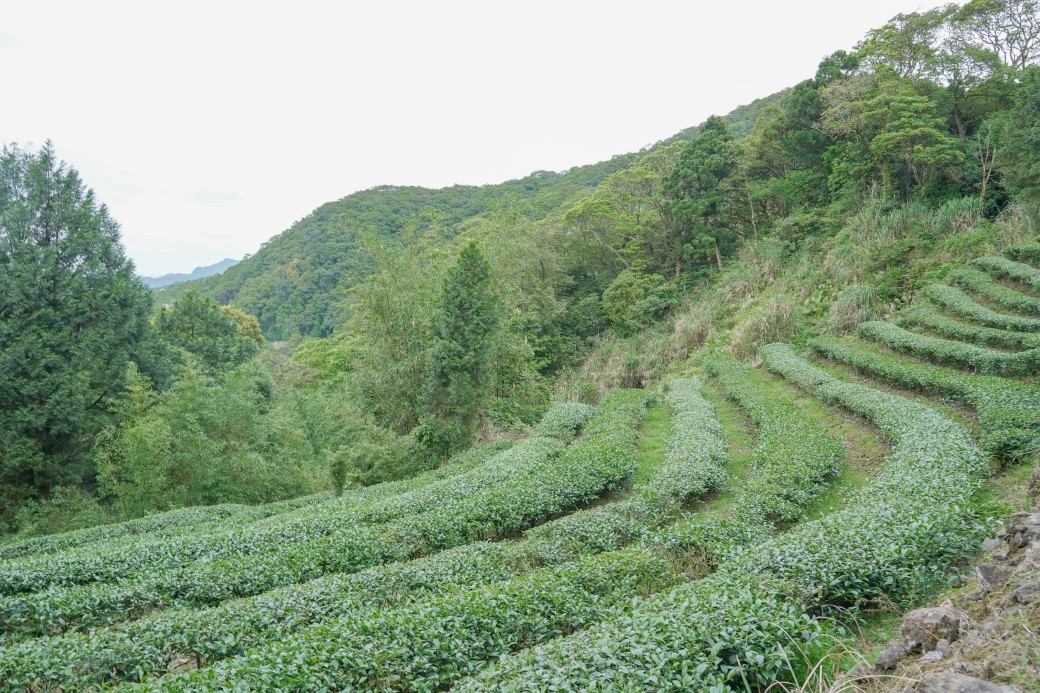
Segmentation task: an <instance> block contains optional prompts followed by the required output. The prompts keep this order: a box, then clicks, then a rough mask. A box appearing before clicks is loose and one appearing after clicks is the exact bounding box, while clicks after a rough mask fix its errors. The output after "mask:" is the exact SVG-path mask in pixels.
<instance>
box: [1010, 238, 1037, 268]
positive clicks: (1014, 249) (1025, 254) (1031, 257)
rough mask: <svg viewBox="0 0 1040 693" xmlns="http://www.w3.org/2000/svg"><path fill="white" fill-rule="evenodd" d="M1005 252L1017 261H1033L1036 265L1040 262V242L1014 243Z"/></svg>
mask: <svg viewBox="0 0 1040 693" xmlns="http://www.w3.org/2000/svg"><path fill="white" fill-rule="evenodd" d="M1004 254H1005V255H1007V256H1008V257H1009V258H1011V259H1012V260H1015V261H1017V262H1031V263H1033V264H1034V265H1035V264H1038V263H1040V243H1022V244H1020V245H1013V246H1011V247H1009V248H1007V249H1006V250H1005V251H1004Z"/></svg>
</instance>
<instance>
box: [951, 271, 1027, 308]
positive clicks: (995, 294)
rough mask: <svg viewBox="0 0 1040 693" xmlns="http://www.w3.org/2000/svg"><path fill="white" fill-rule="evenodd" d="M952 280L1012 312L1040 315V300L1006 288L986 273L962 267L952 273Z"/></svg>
mask: <svg viewBox="0 0 1040 693" xmlns="http://www.w3.org/2000/svg"><path fill="white" fill-rule="evenodd" d="M950 279H952V280H953V281H954V282H956V283H958V284H960V285H961V286H964V287H967V288H969V289H971V290H972V291H974V292H976V293H978V294H979V295H980V296H982V297H983V298H986V299H988V300H990V301H993V302H994V303H997V304H999V305H1001V306H1004V307H1005V308H1009V309H1010V310H1015V311H1018V312H1020V313H1026V314H1029V315H1035V314H1037V313H1040V298H1035V297H1033V296H1029V295H1028V294H1024V293H1022V292H1021V291H1016V290H1015V289H1012V288H1009V287H1007V286H1004V285H1003V284H1001V283H1000V282H998V281H996V280H995V279H993V278H992V277H991V276H989V275H988V274H986V273H985V272H980V271H979V270H976V269H971V268H968V267H962V268H960V269H957V270H954V271H953V272H951V273H950Z"/></svg>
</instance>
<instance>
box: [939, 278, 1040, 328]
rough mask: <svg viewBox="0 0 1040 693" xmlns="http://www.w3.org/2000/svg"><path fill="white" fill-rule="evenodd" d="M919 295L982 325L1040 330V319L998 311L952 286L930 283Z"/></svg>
mask: <svg viewBox="0 0 1040 693" xmlns="http://www.w3.org/2000/svg"><path fill="white" fill-rule="evenodd" d="M921 295H922V296H924V297H925V298H927V299H929V300H931V301H933V302H935V303H937V304H939V305H940V306H942V307H943V308H945V309H947V310H949V311H950V312H952V313H955V314H956V315H959V316H961V317H963V318H967V319H968V320H974V321H975V322H977V323H980V324H982V325H988V326H989V327H996V328H999V329H1002V330H1014V331H1016V332H1040V320H1036V319H1033V318H1025V317H1021V316H1018V315H1005V314H1004V313H998V312H997V311H995V310H992V309H990V308H988V307H986V306H984V305H982V304H980V303H978V302H977V301H974V300H972V299H971V298H970V297H969V296H968V295H967V294H965V293H964V292H963V291H961V290H960V289H958V288H956V287H953V286H944V285H941V284H931V285H929V286H926V287H925V288H924V289H922V290H921Z"/></svg>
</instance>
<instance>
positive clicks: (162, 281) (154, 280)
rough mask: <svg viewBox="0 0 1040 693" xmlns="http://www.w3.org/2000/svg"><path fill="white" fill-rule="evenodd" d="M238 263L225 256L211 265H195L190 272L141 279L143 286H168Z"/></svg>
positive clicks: (199, 277)
mask: <svg viewBox="0 0 1040 693" xmlns="http://www.w3.org/2000/svg"><path fill="white" fill-rule="evenodd" d="M237 264H238V260H232V259H231V258H229V257H227V258H224V259H223V260H221V261H220V262H216V263H214V264H212V265H206V266H205V267H196V268H195V269H194V270H192V271H191V273H190V274H184V273H180V274H177V273H170V274H164V275H162V276H161V277H141V281H143V282H144V284H145V286H147V287H149V288H151V289H158V288H159V287H162V286H169V285H170V284H177V283H179V282H188V281H191V280H192V279H202V278H204V277H212V276H213V275H216V274H220V273H221V272H223V271H224V270H226V269H227V268H228V267H232V266H234V265H237Z"/></svg>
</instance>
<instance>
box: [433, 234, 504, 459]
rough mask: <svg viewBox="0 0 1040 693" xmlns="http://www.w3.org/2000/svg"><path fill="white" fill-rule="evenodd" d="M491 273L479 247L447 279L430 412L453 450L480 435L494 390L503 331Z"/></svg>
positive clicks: (437, 326) (467, 251)
mask: <svg viewBox="0 0 1040 693" xmlns="http://www.w3.org/2000/svg"><path fill="white" fill-rule="evenodd" d="M493 281H494V278H493V276H492V274H491V267H490V266H489V265H488V262H487V260H485V259H484V256H483V254H481V252H480V249H479V248H477V246H476V244H475V243H470V244H469V245H467V246H465V247H464V248H463V249H462V252H461V253H460V254H459V261H458V262H457V263H456V264H455V265H454V266H453V267H451V268H450V269H449V270H448V272H447V274H446V276H445V278H444V285H443V290H442V293H441V301H440V306H439V307H438V310H437V314H436V316H435V318H434V339H433V347H432V358H431V371H432V377H431V383H430V394H429V412H430V414H431V416H432V417H433V419H434V420H435V422H436V424H434V425H435V426H437V428H438V429H439V430H438V431H437V432H436V435H437V438H438V439H439V440H441V441H442V444H443V445H446V447H447V449H448V450H453V449H457V448H459V447H460V446H462V445H464V444H465V443H466V442H468V440H469V438H470V437H471V436H472V435H473V434H474V433H475V432H476V431H477V428H478V425H479V423H480V421H481V418H482V414H483V412H484V409H485V405H486V401H487V398H488V394H489V389H490V386H491V384H492V377H493V362H494V345H495V342H496V337H497V332H498V330H499V315H498V297H497V296H496V295H495V292H494V288H493V284H492V283H493Z"/></svg>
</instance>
